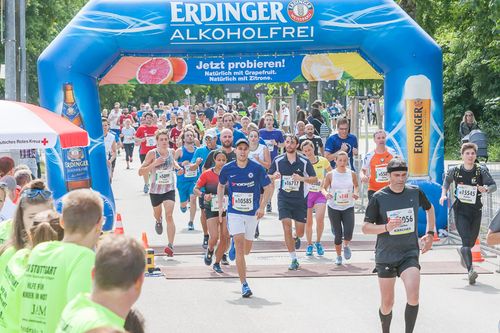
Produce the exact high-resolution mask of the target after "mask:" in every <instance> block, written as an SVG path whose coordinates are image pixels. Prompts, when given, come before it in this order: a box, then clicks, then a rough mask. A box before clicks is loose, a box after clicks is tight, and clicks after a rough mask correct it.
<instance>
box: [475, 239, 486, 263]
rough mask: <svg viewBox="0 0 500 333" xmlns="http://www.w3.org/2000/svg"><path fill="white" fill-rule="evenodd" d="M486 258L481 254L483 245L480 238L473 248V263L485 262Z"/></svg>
mask: <svg viewBox="0 0 500 333" xmlns="http://www.w3.org/2000/svg"><path fill="white" fill-rule="evenodd" d="M483 261H484V258H483V256H482V254H481V243H480V242H479V238H477V239H476V243H474V247H473V248H472V262H483Z"/></svg>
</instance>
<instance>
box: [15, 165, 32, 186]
mask: <svg viewBox="0 0 500 333" xmlns="http://www.w3.org/2000/svg"><path fill="white" fill-rule="evenodd" d="M14 178H16V184H17V186H19V187H20V188H23V187H24V185H26V184H28V183H29V182H30V181H31V180H32V174H31V172H30V171H29V170H22V169H21V170H18V171H16V172H15V173H14Z"/></svg>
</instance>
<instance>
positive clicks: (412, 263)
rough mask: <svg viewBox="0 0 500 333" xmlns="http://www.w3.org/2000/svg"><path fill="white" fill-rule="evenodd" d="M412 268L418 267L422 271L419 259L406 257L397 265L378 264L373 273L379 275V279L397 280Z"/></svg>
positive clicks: (396, 263)
mask: <svg viewBox="0 0 500 333" xmlns="http://www.w3.org/2000/svg"><path fill="white" fill-rule="evenodd" d="M410 267H417V268H418V270H420V264H419V263H418V257H413V256H412V257H406V258H403V259H401V260H400V261H398V262H395V263H389V264H386V263H377V264H376V265H375V269H374V270H373V273H377V275H378V277H379V278H395V277H396V276H397V277H400V276H401V273H403V272H404V271H405V270H407V269H408V268H410Z"/></svg>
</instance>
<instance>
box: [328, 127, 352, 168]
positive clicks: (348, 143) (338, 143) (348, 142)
mask: <svg viewBox="0 0 500 333" xmlns="http://www.w3.org/2000/svg"><path fill="white" fill-rule="evenodd" d="M337 131H338V134H333V135H331V136H330V137H329V138H328V139H327V140H326V143H325V157H326V159H327V160H329V161H330V165H331V166H332V168H335V158H336V157H337V155H336V153H337V152H338V151H341V150H343V151H345V152H346V153H347V155H348V156H349V168H350V169H351V170H352V171H356V170H355V169H354V158H353V157H354V155H358V138H357V137H356V136H355V135H354V134H349V121H348V120H347V119H339V120H338V121H337Z"/></svg>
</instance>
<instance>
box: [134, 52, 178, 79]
mask: <svg viewBox="0 0 500 333" xmlns="http://www.w3.org/2000/svg"><path fill="white" fill-rule="evenodd" d="M173 74H174V71H173V68H172V63H171V62H170V60H168V59H165V58H153V59H150V60H148V61H146V62H145V63H143V64H142V65H141V66H140V67H139V69H138V70H137V74H136V79H137V81H138V82H139V83H141V84H167V83H169V82H170V80H172V76H173Z"/></svg>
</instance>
